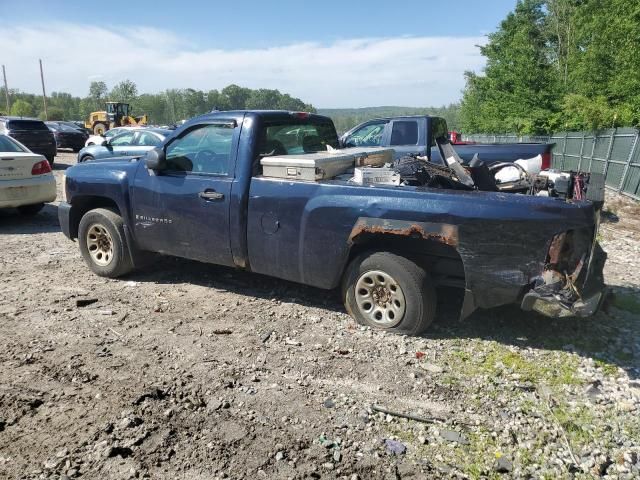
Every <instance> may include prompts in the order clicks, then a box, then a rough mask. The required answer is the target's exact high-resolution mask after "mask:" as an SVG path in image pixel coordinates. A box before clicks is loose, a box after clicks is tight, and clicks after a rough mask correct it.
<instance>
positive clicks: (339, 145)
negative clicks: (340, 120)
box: [338, 137, 344, 148]
mask: <svg viewBox="0 0 640 480" xmlns="http://www.w3.org/2000/svg"><path fill="white" fill-rule="evenodd" d="M338 148H344V137H340V138H338Z"/></svg>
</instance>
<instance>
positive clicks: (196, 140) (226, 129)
mask: <svg viewBox="0 0 640 480" xmlns="http://www.w3.org/2000/svg"><path fill="white" fill-rule="evenodd" d="M233 133H234V128H233V127H231V126H229V125H223V124H208V125H207V124H205V125H199V126H197V127H195V128H194V129H192V130H189V131H188V132H187V133H186V134H185V135H183V136H181V137H179V138H177V139H175V140H174V141H172V142H171V143H170V144H169V145H168V146H167V152H166V159H167V165H168V170H170V171H177V172H193V173H209V174H215V175H227V174H228V173H229V163H230V157H231V147H232V139H233Z"/></svg>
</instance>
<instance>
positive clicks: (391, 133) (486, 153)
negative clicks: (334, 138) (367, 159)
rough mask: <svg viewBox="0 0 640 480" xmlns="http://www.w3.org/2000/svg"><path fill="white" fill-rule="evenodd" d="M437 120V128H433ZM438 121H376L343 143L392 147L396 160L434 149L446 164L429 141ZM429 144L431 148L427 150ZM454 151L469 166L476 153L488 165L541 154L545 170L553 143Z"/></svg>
mask: <svg viewBox="0 0 640 480" xmlns="http://www.w3.org/2000/svg"><path fill="white" fill-rule="evenodd" d="M440 120H441V119H440ZM434 121H435V122H436V125H433V126H432V125H431V124H432V122H434ZM438 122H439V120H438V117H430V116H428V115H413V116H406V117H387V118H375V119H372V120H368V121H366V122H364V123H361V124H359V125H356V126H355V127H353V128H352V129H351V130H349V131H348V132H346V133H345V134H344V135H342V136H341V137H340V144H341V145H342V146H349V147H390V148H393V149H394V151H395V155H396V157H401V156H403V155H407V154H417V155H426V154H427V150H430V155H431V161H432V162H434V163H440V164H442V163H444V162H443V161H442V159H441V157H440V151H439V150H438V148H436V147H435V146H433V145H432V142H431V141H430V140H431V139H430V138H429V137H430V132H432V131H433V130H438V127H439V125H437V123H438ZM445 125H446V122H445ZM443 128H446V126H445V127H443ZM427 145H429V146H430V147H429V148H427ZM454 148H455V151H456V152H457V154H458V155H459V156H460V158H461V159H462V161H463V163H465V164H467V163H469V162H470V161H471V160H472V159H473V157H474V155H476V154H477V155H478V156H479V157H480V159H481V160H483V161H485V162H514V161H516V160H519V159H527V158H533V157H535V156H537V155H540V156H541V157H542V169H543V170H544V169H546V168H549V167H551V149H552V148H553V144H552V143H464V144H463V143H460V144H454Z"/></svg>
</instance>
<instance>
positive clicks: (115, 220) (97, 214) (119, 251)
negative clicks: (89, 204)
mask: <svg viewBox="0 0 640 480" xmlns="http://www.w3.org/2000/svg"><path fill="white" fill-rule="evenodd" d="M78 243H79V245H80V253H82V257H83V258H84V261H85V262H86V263H87V265H88V266H89V268H90V269H91V270H92V271H93V272H94V273H95V274H97V275H100V276H101V277H109V278H116V277H120V276H122V275H125V274H127V273H129V272H130V271H131V270H133V262H132V260H131V255H130V254H129V248H128V245H127V238H126V236H125V234H124V222H123V220H122V217H121V216H120V215H118V214H117V213H115V212H114V211H112V210H108V209H106V208H96V209H94V210H90V211H88V212H87V213H85V214H84V216H83V217H82V220H80V226H79V228H78Z"/></svg>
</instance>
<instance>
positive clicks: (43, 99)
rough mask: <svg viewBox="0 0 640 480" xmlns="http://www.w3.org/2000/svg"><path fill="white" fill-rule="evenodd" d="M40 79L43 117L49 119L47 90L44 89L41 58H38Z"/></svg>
mask: <svg viewBox="0 0 640 480" xmlns="http://www.w3.org/2000/svg"><path fill="white" fill-rule="evenodd" d="M40 80H42V101H43V102H44V119H45V120H49V115H48V114H47V92H46V91H45V90H44V74H43V73H42V60H40Z"/></svg>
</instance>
